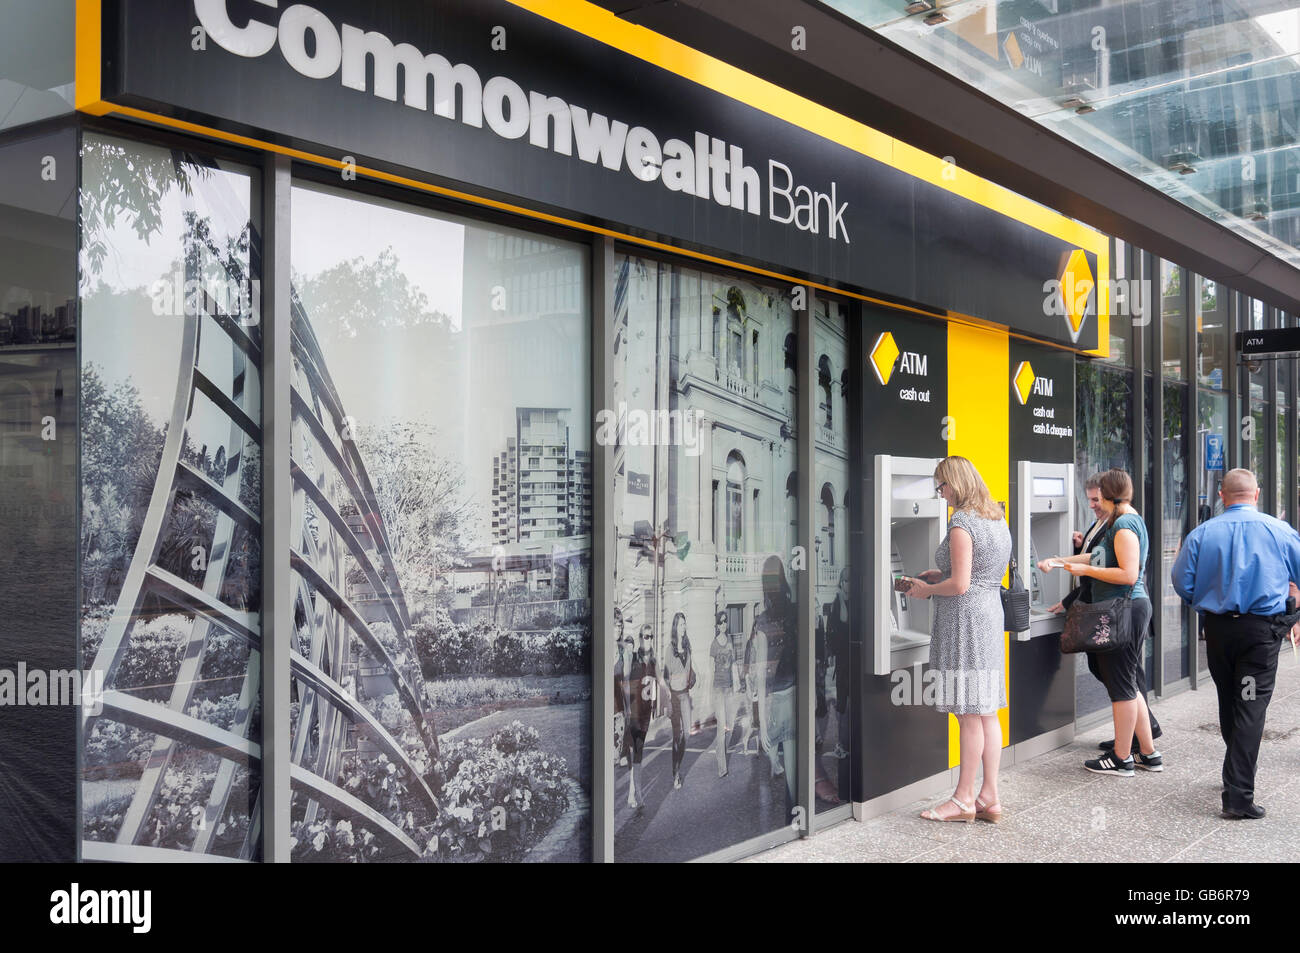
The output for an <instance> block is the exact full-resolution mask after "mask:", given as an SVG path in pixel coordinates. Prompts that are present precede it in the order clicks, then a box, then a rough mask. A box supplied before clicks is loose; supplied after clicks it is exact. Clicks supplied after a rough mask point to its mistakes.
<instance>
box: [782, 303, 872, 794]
mask: <svg viewBox="0 0 1300 953" xmlns="http://www.w3.org/2000/svg"><path fill="white" fill-rule="evenodd" d="M816 305H817V307H816V312H815V315H816V320H815V321H814V323H813V329H814V330H813V346H814V347H815V348H816V353H817V367H818V378H819V379H824V380H825V381H826V383H825V384H823V390H822V393H823V399H824V400H826V401H827V402H828V403H827V413H826V416H825V420H824V422H823V421H819V423H820V424H821V426H819V427H818V428H817V432H816V435H815V436H816V442H815V443H814V445H813V474H814V477H813V487H814V492H815V493H816V494H817V507H816V510H815V512H816V513H817V526H816V535H815V536H814V538H813V545H814V547H815V549H816V553H815V557H816V558H815V562H816V566H817V577H816V600H815V601H816V606H817V622H816V633H815V636H816V640H817V647H816V653H815V654H816V660H817V664H816V672H815V679H816V681H815V684H816V690H817V706H816V720H817V727H816V733H815V737H816V744H817V766H816V772H817V774H816V779H815V786H814V794H815V795H816V802H815V810H817V811H825V810H828V809H830V808H832V807H835V806H836V805H837V804H842V803H847V802H848V801H849V797H850V783H849V780H850V775H851V773H852V767H853V762H852V756H851V752H852V748H853V745H852V738H851V734H852V724H853V719H852V717H851V714H850V708H849V698H850V695H849V673H850V659H849V652H850V645H851V642H852V640H851V638H850V634H851V632H852V623H853V616H852V615H851V612H850V607H851V603H852V598H853V574H852V571H851V566H850V564H849V527H851V526H854V525H856V524H855V522H854V519H855V517H856V513H854V512H852V511H851V510H850V506H851V504H852V502H853V495H852V493H850V491H849V488H850V475H849V433H848V413H847V409H848V400H849V381H850V380H851V379H852V376H853V374H856V369H855V370H854V371H853V372H852V373H851V372H850V370H849V347H848V338H847V336H848V320H847V319H848V313H847V312H848V309H847V308H846V307H845V306H844V305H843V304H842V303H841V302H838V301H831V300H827V299H825V298H818V299H816ZM823 375H824V378H823ZM791 467H792V469H791V474H790V475H791V476H795V473H794V471H793V462H792V463H791ZM796 542H797V540H793V539H792V540H789V541H788V543H789V545H788V546H787V548H786V551H787V552H789V551H790V549H791V548H792V547H793V546H794V545H795V543H796Z"/></svg>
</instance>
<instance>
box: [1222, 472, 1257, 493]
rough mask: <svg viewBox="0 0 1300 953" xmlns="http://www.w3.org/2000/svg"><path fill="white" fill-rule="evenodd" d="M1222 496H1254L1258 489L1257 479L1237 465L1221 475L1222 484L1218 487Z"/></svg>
mask: <svg viewBox="0 0 1300 953" xmlns="http://www.w3.org/2000/svg"><path fill="white" fill-rule="evenodd" d="M1219 489H1220V491H1221V492H1222V493H1223V495H1224V496H1232V497H1237V496H1254V495H1255V491H1256V490H1258V489H1259V481H1258V480H1256V479H1255V474H1253V473H1251V472H1250V471H1249V470H1245V469H1242V468H1240V467H1238V468H1237V469H1236V470H1229V471H1228V472H1227V473H1225V474H1224V475H1223V485H1222V486H1221V487H1220V488H1219Z"/></svg>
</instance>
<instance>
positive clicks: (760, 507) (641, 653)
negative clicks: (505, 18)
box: [610, 255, 847, 861]
mask: <svg viewBox="0 0 1300 953" xmlns="http://www.w3.org/2000/svg"><path fill="white" fill-rule="evenodd" d="M613 280H614V286H615V309H614V313H613V314H612V315H611V316H610V320H611V321H612V332H611V338H612V340H613V341H614V355H615V370H614V392H615V400H614V406H615V407H617V408H618V415H619V418H620V420H619V422H618V428H617V439H618V443H617V447H616V452H615V460H616V466H615V481H614V509H615V513H616V520H617V541H618V545H617V547H616V548H615V552H614V560H615V563H614V575H615V582H614V598H615V605H614V609H615V611H616V613H617V616H616V618H621V623H620V624H621V625H622V626H623V631H624V640H625V641H624V651H623V652H622V653H621V654H620V656H619V662H618V669H617V674H616V678H615V684H616V690H615V699H614V703H615V709H616V721H618V722H620V723H621V725H622V726H623V732H624V734H623V738H624V739H625V742H626V746H625V747H624V748H623V749H621V750H620V751H619V752H617V754H618V758H617V761H618V764H617V767H616V775H615V799H614V827H615V834H614V854H615V858H616V859H617V860H619V861H679V860H688V859H691V858H694V857H699V856H702V855H706V854H710V853H713V852H714V851H717V850H721V849H723V848H726V847H729V846H731V845H734V844H737V843H740V842H742V841H745V840H748V839H750V838H753V837H757V836H759V835H761V834H765V833H770V832H772V831H775V830H777V829H779V828H781V827H784V826H786V825H788V824H789V823H790V821H791V816H792V815H791V810H792V809H793V807H794V805H795V787H794V785H795V779H796V777H797V776H798V767H797V764H796V760H795V753H796V752H795V744H796V742H795V739H796V736H797V731H796V726H797V719H796V714H795V712H796V700H797V699H796V695H797V691H796V687H795V683H794V679H795V667H796V665H795V660H796V658H797V646H796V637H797V636H796V625H795V622H796V620H795V610H794V603H793V586H794V579H793V576H792V574H791V570H790V564H789V553H790V548H791V546H792V545H793V544H794V540H795V539H796V538H797V537H796V535H795V533H796V531H797V528H798V526H797V518H796V515H795V509H794V504H795V496H794V494H795V492H796V490H795V487H796V486H797V477H796V476H795V475H794V471H795V464H796V448H797V443H796V439H795V435H794V430H793V427H794V419H793V417H792V415H791V413H790V408H793V406H794V396H795V394H794V384H795V380H794V373H793V369H794V362H793V360H789V361H787V358H791V359H792V358H793V357H794V353H793V340H794V338H793V335H794V328H795V322H794V312H793V309H792V301H791V299H790V297H789V295H788V293H787V292H785V291H784V290H782V289H778V288H773V287H769V286H767V285H763V284H758V283H755V282H753V281H750V280H748V279H746V278H741V277H739V276H729V275H722V274H717V273H713V272H708V271H700V270H697V269H695V268H690V267H687V266H685V265H683V264H681V263H669V262H661V261H655V260H652V259H646V258H640V257H636V256H632V255H620V256H619V257H618V259H617V260H616V271H615V274H614V276H613ZM719 325H721V326H723V327H739V328H742V329H747V330H749V331H758V332H759V346H760V348H761V349H762V355H761V357H760V360H759V362H758V363H759V367H760V368H761V370H762V373H763V375H764V376H763V377H762V378H761V380H760V381H759V383H758V384H757V386H755V385H754V384H753V383H752V382H751V381H750V380H748V379H747V378H744V377H742V376H740V375H737V374H735V373H733V369H732V368H731V367H729V366H728V358H727V356H726V352H725V350H724V351H723V352H722V356H718V355H719V352H718V351H714V350H712V349H711V348H710V346H709V343H708V342H709V335H710V334H712V333H715V331H714V329H716V328H717V327H718V326H719ZM846 364H847V362H846V361H841V363H840V364H839V365H838V367H841V368H842V367H844V366H846ZM741 366H743V365H741ZM835 367H836V365H835V364H833V363H832V370H834V369H835ZM835 399H836V396H835V391H834V389H832V401H834V400H835ZM840 399H842V398H840ZM840 416H841V415H838V414H834V413H833V414H832V419H833V420H835V419H838V418H839V417H840ZM674 420H676V421H677V424H673V423H672V422H673V421H674ZM651 421H661V422H663V426H662V427H651V426H650V422H651ZM841 426H842V425H841ZM815 437H816V435H814V439H815ZM833 492H834V490H833ZM836 536H837V539H836V541H835V545H836V546H840V547H842V546H843V545H844V542H846V540H844V539H842V538H840V537H841V534H840V533H838V532H837V533H836ZM827 545H829V534H823V546H827ZM841 558H842V557H841ZM828 576H829V573H828ZM720 615H721V618H722V620H723V621H722V622H721V623H719V622H718V619H719V616H720ZM692 673H694V675H693V676H692ZM756 713H761V714H757V715H756ZM619 714H622V715H623V716H624V717H623V718H622V719H619V718H618V715H619ZM763 717H766V718H767V719H768V722H767V724H766V726H764V725H763V724H762V722H761V721H760V720H759V719H761V718H763ZM720 728H721V730H720ZM827 730H828V731H829V728H828V729H827ZM763 735H766V737H767V741H768V748H767V750H766V751H765V752H755V749H756V748H758V746H759V739H760V737H762V736H763ZM747 752H749V753H755V754H756V756H754V757H745V756H744V755H745V753H747ZM724 772H725V776H724ZM651 823H653V824H654V825H655V826H656V829H657V830H658V831H659V833H658V834H657V835H656V836H653V837H647V836H645V835H646V830H647V824H651Z"/></svg>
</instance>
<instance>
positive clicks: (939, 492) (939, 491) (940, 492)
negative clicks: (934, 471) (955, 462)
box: [934, 480, 948, 496]
mask: <svg viewBox="0 0 1300 953" xmlns="http://www.w3.org/2000/svg"><path fill="white" fill-rule="evenodd" d="M947 485H948V481H947V480H944V481H943V482H942V483H940V484H939V485H938V486H936V487H935V488H934V495H935V496H942V495H943V488H944V487H945V486H947Z"/></svg>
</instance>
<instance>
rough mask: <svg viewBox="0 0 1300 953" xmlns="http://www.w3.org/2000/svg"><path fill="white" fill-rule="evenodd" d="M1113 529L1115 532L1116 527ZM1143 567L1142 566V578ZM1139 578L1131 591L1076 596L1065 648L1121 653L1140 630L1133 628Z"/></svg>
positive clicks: (1065, 632) (1064, 636) (1063, 637)
mask: <svg viewBox="0 0 1300 953" xmlns="http://www.w3.org/2000/svg"><path fill="white" fill-rule="evenodd" d="M1110 532H1112V533H1113V532H1114V529H1113V528H1112V529H1111V530H1110ZM1141 578H1142V570H1141V568H1140V567H1139V569H1138V579H1141ZM1135 588H1137V581H1136V580H1135V581H1134V582H1133V585H1131V586H1129V587H1128V594H1127V595H1124V596H1115V597H1114V598H1112V599H1103V600H1101V601H1100V602H1084V601H1083V600H1082V599H1076V600H1075V601H1074V602H1073V603H1072V604H1071V605H1070V609H1069V611H1068V612H1066V614H1065V629H1064V630H1063V631H1062V632H1061V651H1062V652H1064V653H1066V654H1067V655H1069V654H1072V653H1074V652H1117V651H1119V650H1120V649H1122V648H1126V647H1127V646H1129V645H1132V644H1133V642H1134V641H1135V639H1136V636H1137V633H1135V632H1134V631H1133V590H1134V589H1135Z"/></svg>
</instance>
